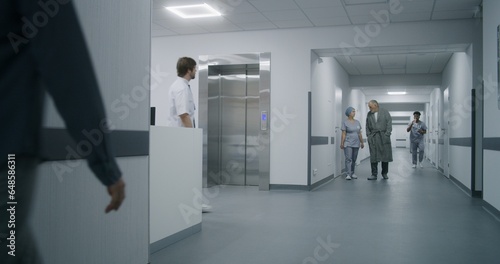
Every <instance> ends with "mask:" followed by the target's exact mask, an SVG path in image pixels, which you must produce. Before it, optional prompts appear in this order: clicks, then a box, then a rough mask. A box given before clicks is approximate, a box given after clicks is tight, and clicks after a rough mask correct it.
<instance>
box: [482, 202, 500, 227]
mask: <svg viewBox="0 0 500 264" xmlns="http://www.w3.org/2000/svg"><path fill="white" fill-rule="evenodd" d="M483 202H484V204H483V209H484V210H485V211H486V212H488V213H489V214H490V215H491V216H493V218H495V220H497V221H498V222H500V211H499V210H498V209H497V208H495V207H494V206H493V205H491V204H489V203H488V202H486V201H484V200H483Z"/></svg>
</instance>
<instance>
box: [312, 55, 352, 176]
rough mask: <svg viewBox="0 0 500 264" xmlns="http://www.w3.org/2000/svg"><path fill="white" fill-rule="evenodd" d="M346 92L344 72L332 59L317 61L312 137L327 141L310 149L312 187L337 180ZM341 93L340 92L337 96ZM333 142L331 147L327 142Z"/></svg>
mask: <svg viewBox="0 0 500 264" xmlns="http://www.w3.org/2000/svg"><path fill="white" fill-rule="evenodd" d="M348 88H349V77H348V75H347V73H346V71H345V70H344V69H343V68H342V67H341V66H340V64H339V63H338V62H337V61H336V60H335V59H334V58H318V59H315V60H314V61H313V62H312V65H311V108H312V109H311V112H312V113H311V114H312V121H311V126H312V127H311V135H312V136H322V137H328V140H329V144H328V145H313V146H311V170H314V169H317V170H318V172H317V174H316V175H314V174H312V173H311V175H312V177H311V183H315V182H318V181H320V180H322V179H324V178H326V177H328V176H331V175H334V176H335V177H336V176H339V175H340V172H341V168H342V167H343V166H342V164H341V159H340V158H341V152H340V143H339V139H340V136H339V134H340V126H341V122H342V116H343V114H342V113H343V111H342V110H341V109H342V104H341V103H338V102H339V100H342V90H343V89H348ZM339 90H340V92H339ZM331 137H333V138H335V142H334V144H332V142H331V140H330V138H331Z"/></svg>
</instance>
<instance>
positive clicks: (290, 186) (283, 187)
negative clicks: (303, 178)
mask: <svg viewBox="0 0 500 264" xmlns="http://www.w3.org/2000/svg"><path fill="white" fill-rule="evenodd" d="M334 178H335V177H334V175H333V174H332V175H330V176H328V177H326V178H324V179H322V180H319V181H318V182H316V183H313V184H311V185H310V186H307V185H295V184H271V185H269V190H273V191H276V190H288V191H312V190H314V189H317V188H318V187H320V186H322V185H323V184H325V183H327V182H329V181H331V180H333V179H334Z"/></svg>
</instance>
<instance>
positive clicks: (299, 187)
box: [269, 184, 309, 191]
mask: <svg viewBox="0 0 500 264" xmlns="http://www.w3.org/2000/svg"><path fill="white" fill-rule="evenodd" d="M269 190H272V191H276V190H292V191H309V186H307V185H295V184H270V185H269Z"/></svg>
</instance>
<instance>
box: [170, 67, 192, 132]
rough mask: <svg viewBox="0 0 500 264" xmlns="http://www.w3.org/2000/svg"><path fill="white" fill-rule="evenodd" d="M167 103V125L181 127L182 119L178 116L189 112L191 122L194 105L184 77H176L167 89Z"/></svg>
mask: <svg viewBox="0 0 500 264" xmlns="http://www.w3.org/2000/svg"><path fill="white" fill-rule="evenodd" d="M168 104H169V116H168V126H172V127H182V126H183V125H182V121H181V118H180V117H179V116H180V115H182V114H185V113H187V114H189V117H190V118H191V122H193V117H194V110H195V109H196V106H195V105H194V100H193V93H192V92H191V88H190V87H189V82H188V81H187V80H186V79H184V78H182V77H177V79H176V80H175V82H174V83H172V85H171V86H170V90H169V91H168ZM193 124H194V122H193Z"/></svg>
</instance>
